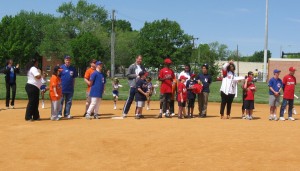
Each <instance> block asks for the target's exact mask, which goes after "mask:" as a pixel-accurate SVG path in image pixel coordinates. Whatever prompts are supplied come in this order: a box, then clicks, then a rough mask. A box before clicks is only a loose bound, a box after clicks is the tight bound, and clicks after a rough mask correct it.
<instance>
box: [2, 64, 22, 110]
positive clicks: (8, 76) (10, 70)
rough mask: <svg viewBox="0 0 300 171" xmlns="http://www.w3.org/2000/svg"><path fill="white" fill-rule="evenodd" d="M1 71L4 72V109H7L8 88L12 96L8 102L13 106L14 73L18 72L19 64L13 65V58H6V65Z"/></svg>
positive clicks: (15, 86) (14, 93)
mask: <svg viewBox="0 0 300 171" xmlns="http://www.w3.org/2000/svg"><path fill="white" fill-rule="evenodd" d="M1 72H2V73H4V74H5V85H6V109H9V100H10V89H12V98H11V102H10V106H11V108H14V106H15V97H16V89H17V85H16V74H17V73H19V64H17V65H16V66H13V60H11V59H9V60H7V63H6V66H5V67H4V68H3V69H2V71H1Z"/></svg>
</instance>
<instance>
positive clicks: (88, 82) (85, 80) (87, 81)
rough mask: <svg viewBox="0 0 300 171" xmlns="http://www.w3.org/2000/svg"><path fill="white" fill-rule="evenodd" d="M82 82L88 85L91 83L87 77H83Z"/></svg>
mask: <svg viewBox="0 0 300 171" xmlns="http://www.w3.org/2000/svg"><path fill="white" fill-rule="evenodd" d="M84 82H85V83H86V84H87V85H88V86H91V83H90V81H89V80H88V79H86V78H84Z"/></svg>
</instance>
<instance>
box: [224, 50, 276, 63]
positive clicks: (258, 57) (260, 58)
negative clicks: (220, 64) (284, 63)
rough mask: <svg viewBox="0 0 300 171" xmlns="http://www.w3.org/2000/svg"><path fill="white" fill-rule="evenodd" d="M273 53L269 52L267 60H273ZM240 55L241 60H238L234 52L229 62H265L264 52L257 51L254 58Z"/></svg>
mask: <svg viewBox="0 0 300 171" xmlns="http://www.w3.org/2000/svg"><path fill="white" fill-rule="evenodd" d="M271 55H272V54H271V52H270V51H269V50H268V51H267V59H269V58H271ZM241 56H242V55H241V54H239V57H240V58H239V59H238V58H237V55H236V52H233V53H232V55H230V57H229V60H231V59H233V60H235V61H237V60H239V61H244V62H263V61H264V51H263V50H261V51H256V52H254V54H253V55H252V56H243V57H241Z"/></svg>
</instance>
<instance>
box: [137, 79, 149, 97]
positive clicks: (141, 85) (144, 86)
mask: <svg viewBox="0 0 300 171" xmlns="http://www.w3.org/2000/svg"><path fill="white" fill-rule="evenodd" d="M138 88H140V89H142V91H143V92H144V93H146V92H147V91H148V84H147V81H146V80H143V79H139V80H138V81H137V82H136V93H135V101H146V100H147V97H146V96H145V95H143V94H142V93H140V92H139V91H138Z"/></svg>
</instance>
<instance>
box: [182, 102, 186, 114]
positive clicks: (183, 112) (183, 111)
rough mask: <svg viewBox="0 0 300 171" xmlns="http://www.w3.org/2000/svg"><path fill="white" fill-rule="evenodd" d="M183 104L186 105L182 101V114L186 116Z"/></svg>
mask: <svg viewBox="0 0 300 171" xmlns="http://www.w3.org/2000/svg"><path fill="white" fill-rule="evenodd" d="M185 106H186V102H183V105H182V114H183V116H186V110H185Z"/></svg>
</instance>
